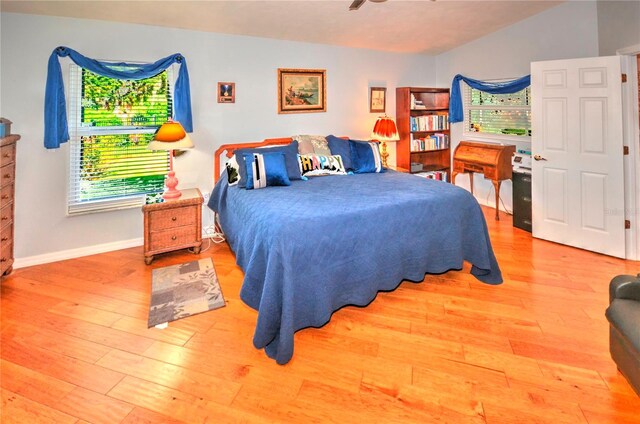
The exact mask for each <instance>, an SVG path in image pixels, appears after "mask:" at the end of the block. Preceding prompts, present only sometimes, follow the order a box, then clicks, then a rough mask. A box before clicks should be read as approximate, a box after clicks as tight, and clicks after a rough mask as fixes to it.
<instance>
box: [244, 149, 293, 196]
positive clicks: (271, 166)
mask: <svg viewBox="0 0 640 424" xmlns="http://www.w3.org/2000/svg"><path fill="white" fill-rule="evenodd" d="M244 163H245V166H246V171H247V181H246V182H245V183H246V188H247V190H252V189H258V188H265V187H269V186H289V185H291V181H290V180H289V176H288V174H287V165H286V162H285V155H284V153H282V152H273V153H264V154H260V153H253V154H245V155H244Z"/></svg>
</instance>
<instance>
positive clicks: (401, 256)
mask: <svg viewBox="0 0 640 424" xmlns="http://www.w3.org/2000/svg"><path fill="white" fill-rule="evenodd" d="M289 141H290V139H271V140H265V141H264V142H262V143H251V144H244V145H226V146H222V147H221V148H220V149H218V151H217V152H216V162H215V175H220V155H221V154H223V153H224V152H226V153H227V155H228V156H231V154H232V153H233V151H234V150H235V149H237V148H239V147H245V146H257V145H273V144H284V143H287V142H289ZM208 206H209V207H210V208H211V209H212V210H213V211H214V212H216V213H217V217H218V222H219V225H220V227H221V229H222V230H223V232H224V234H225V235H226V238H227V241H228V243H229V246H230V247H231V249H232V250H233V252H234V253H235V255H236V262H237V264H238V265H239V266H240V267H241V268H242V270H243V271H244V281H243V284H242V289H241V292H240V297H241V299H242V300H243V301H244V302H245V303H246V304H247V305H248V306H250V307H251V308H253V309H255V310H256V311H258V320H257V324H256V330H255V333H254V338H253V344H254V346H255V347H256V348H258V349H262V348H264V349H265V351H266V353H267V355H268V356H269V357H271V358H273V359H275V360H276V362H277V363H278V364H285V363H287V362H288V361H289V360H290V359H291V357H292V356H293V351H294V346H293V340H294V333H295V332H296V331H298V330H300V329H303V328H306V327H321V326H322V325H324V324H326V323H327V322H328V321H329V319H330V318H331V315H332V314H333V312H334V311H336V310H338V309H340V308H341V307H343V306H346V305H357V306H365V305H367V304H369V303H370V302H371V301H372V300H373V299H374V298H375V297H376V294H377V293H378V291H390V290H394V289H395V288H396V287H397V286H398V285H399V284H400V283H401V282H402V281H403V280H409V281H413V282H421V281H422V280H423V279H424V277H425V274H426V273H433V274H439V273H444V272H446V271H448V270H452V269H454V270H460V269H461V268H462V265H463V261H468V262H470V263H471V264H472V267H471V273H472V274H473V275H474V276H475V277H476V278H477V279H478V280H480V281H482V282H484V283H487V284H499V283H501V282H502V276H501V273H500V269H499V266H498V263H497V261H496V258H495V255H494V253H493V249H492V247H491V242H490V240H489V235H488V231H487V226H486V222H485V219H484V215H483V214H482V210H481V208H480V206H479V205H478V202H477V201H476V200H475V199H474V197H473V196H472V195H471V194H470V193H469V192H467V191H466V190H463V189H461V188H459V187H456V186H454V185H452V184H448V183H443V182H441V181H435V180H427V179H424V178H418V177H416V176H413V175H409V174H404V173H399V172H394V171H391V170H389V171H387V172H385V173H370V174H357V175H339V176H324V177H315V178H310V179H309V180H308V181H291V185H290V186H288V187H268V188H266V189H261V190H245V189H242V188H238V187H237V186H229V184H228V183H227V176H226V173H223V174H222V175H221V176H220V178H219V180H218V181H217V183H216V184H215V187H214V189H213V192H212V194H211V197H210V200H209V202H208Z"/></svg>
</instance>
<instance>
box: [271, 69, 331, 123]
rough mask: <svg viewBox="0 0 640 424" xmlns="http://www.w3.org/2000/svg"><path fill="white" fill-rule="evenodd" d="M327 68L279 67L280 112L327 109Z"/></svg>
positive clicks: (305, 111)
mask: <svg viewBox="0 0 640 424" xmlns="http://www.w3.org/2000/svg"><path fill="white" fill-rule="evenodd" d="M326 77H327V71H326V70H325V69H282V68H279V69H278V113H309V112H326V111H327V81H326Z"/></svg>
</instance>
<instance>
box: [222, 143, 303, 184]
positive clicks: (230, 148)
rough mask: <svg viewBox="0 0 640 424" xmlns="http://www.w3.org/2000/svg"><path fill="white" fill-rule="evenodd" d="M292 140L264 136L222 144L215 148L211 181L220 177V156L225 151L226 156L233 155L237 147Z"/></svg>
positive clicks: (258, 145) (262, 145)
mask: <svg viewBox="0 0 640 424" xmlns="http://www.w3.org/2000/svg"><path fill="white" fill-rule="evenodd" d="M292 141H293V139H292V138H291V137H284V138H265V139H264V140H263V141H254V142H248V143H235V144H223V145H222V146H220V147H219V148H218V150H216V153H215V154H214V163H213V183H214V184H215V183H217V182H218V178H220V156H222V154H223V153H225V152H226V153H225V156H226V157H227V158H230V157H231V156H233V154H234V153H235V152H236V150H238V149H246V148H251V147H266V146H275V145H279V144H282V145H284V144H289V143H291V142H292Z"/></svg>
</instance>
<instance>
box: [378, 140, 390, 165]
mask: <svg viewBox="0 0 640 424" xmlns="http://www.w3.org/2000/svg"><path fill="white" fill-rule="evenodd" d="M380 147H381V148H382V151H381V152H380V158H381V159H382V166H384V167H385V168H387V166H388V165H387V159H388V158H389V152H387V143H385V142H384V141H383V142H382V143H381V145H380Z"/></svg>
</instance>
